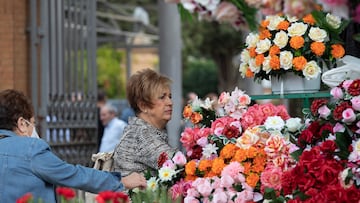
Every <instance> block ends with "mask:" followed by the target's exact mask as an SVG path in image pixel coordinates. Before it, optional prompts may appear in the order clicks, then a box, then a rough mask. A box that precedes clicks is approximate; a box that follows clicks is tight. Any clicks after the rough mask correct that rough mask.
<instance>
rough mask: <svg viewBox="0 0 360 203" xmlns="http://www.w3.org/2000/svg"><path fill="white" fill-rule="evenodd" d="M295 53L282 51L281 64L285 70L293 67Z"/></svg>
mask: <svg viewBox="0 0 360 203" xmlns="http://www.w3.org/2000/svg"><path fill="white" fill-rule="evenodd" d="M293 57H294V56H293V54H292V53H291V51H282V52H280V66H281V67H282V68H283V69H284V70H289V69H291V68H292V65H293V63H292V60H293Z"/></svg>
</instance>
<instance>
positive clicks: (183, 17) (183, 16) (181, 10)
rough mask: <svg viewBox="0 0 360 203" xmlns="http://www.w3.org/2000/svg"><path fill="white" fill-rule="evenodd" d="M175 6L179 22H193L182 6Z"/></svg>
mask: <svg viewBox="0 0 360 203" xmlns="http://www.w3.org/2000/svg"><path fill="white" fill-rule="evenodd" d="M177 6H178V11H179V14H180V18H181V20H182V21H183V20H188V21H190V22H191V21H192V20H193V19H192V18H193V16H192V14H191V13H190V12H189V11H188V10H186V9H185V8H184V6H183V5H182V4H177Z"/></svg>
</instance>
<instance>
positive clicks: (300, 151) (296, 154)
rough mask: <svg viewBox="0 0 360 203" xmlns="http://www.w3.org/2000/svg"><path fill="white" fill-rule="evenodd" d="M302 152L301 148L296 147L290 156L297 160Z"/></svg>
mask: <svg viewBox="0 0 360 203" xmlns="http://www.w3.org/2000/svg"><path fill="white" fill-rule="evenodd" d="M302 153H303V150H302V149H298V150H296V151H294V152H293V153H291V154H290V155H291V157H292V158H294V159H295V160H296V161H299V157H300V156H301V154H302Z"/></svg>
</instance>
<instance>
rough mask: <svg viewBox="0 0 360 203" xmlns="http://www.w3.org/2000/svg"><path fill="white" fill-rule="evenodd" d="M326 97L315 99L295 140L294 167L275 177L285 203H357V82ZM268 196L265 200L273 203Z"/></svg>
mask: <svg viewBox="0 0 360 203" xmlns="http://www.w3.org/2000/svg"><path fill="white" fill-rule="evenodd" d="M330 93H331V95H332V98H331V99H330V100H327V99H318V100H315V101H314V102H313V103H312V105H311V108H310V111H309V114H308V115H307V118H308V120H307V124H306V128H305V129H304V130H303V131H302V132H301V133H300V134H299V136H298V137H297V145H298V146H299V148H300V149H299V150H298V151H296V153H294V154H293V155H294V156H295V157H296V159H297V160H298V162H297V164H296V165H295V167H293V168H290V169H289V170H287V171H285V172H284V174H283V175H282V178H281V187H282V190H281V191H280V193H281V194H282V195H283V196H279V195H278V194H279V193H278V194H277V195H274V196H275V197H276V198H281V199H284V200H285V198H284V196H286V197H287V199H288V201H287V202H300V201H304V202H359V200H360V167H359V166H360V165H359V164H360V141H359V138H360V79H356V80H345V81H343V82H342V83H341V84H339V85H338V86H337V87H334V88H332V89H331V92H330ZM274 196H272V197H271V198H270V197H269V199H275V198H274Z"/></svg>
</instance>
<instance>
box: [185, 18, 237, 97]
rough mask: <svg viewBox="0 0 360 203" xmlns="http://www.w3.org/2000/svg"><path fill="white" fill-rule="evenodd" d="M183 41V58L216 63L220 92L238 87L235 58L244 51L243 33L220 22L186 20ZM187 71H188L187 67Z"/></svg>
mask: <svg viewBox="0 0 360 203" xmlns="http://www.w3.org/2000/svg"><path fill="white" fill-rule="evenodd" d="M182 38H183V42H184V50H183V57H184V58H186V57H188V56H194V57H206V58H208V59H210V60H212V61H214V63H215V64H216V67H217V73H218V74H217V77H218V82H219V85H218V92H222V91H224V90H226V91H228V90H231V89H233V88H234V87H235V86H237V85H238V82H239V79H240V73H239V70H238V67H235V66H234V64H233V57H234V56H236V55H237V54H239V53H240V52H241V50H242V48H243V35H242V33H241V32H240V31H236V30H235V29H234V28H233V27H231V26H230V25H228V24H219V23H217V22H206V21H205V20H203V21H198V20H192V21H183V24H182ZM184 68H185V70H186V69H187V68H188V67H187V66H185V67H184ZM185 70H184V71H185ZM186 82H187V81H184V83H186ZM195 90H196V89H194V91H195Z"/></svg>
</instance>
